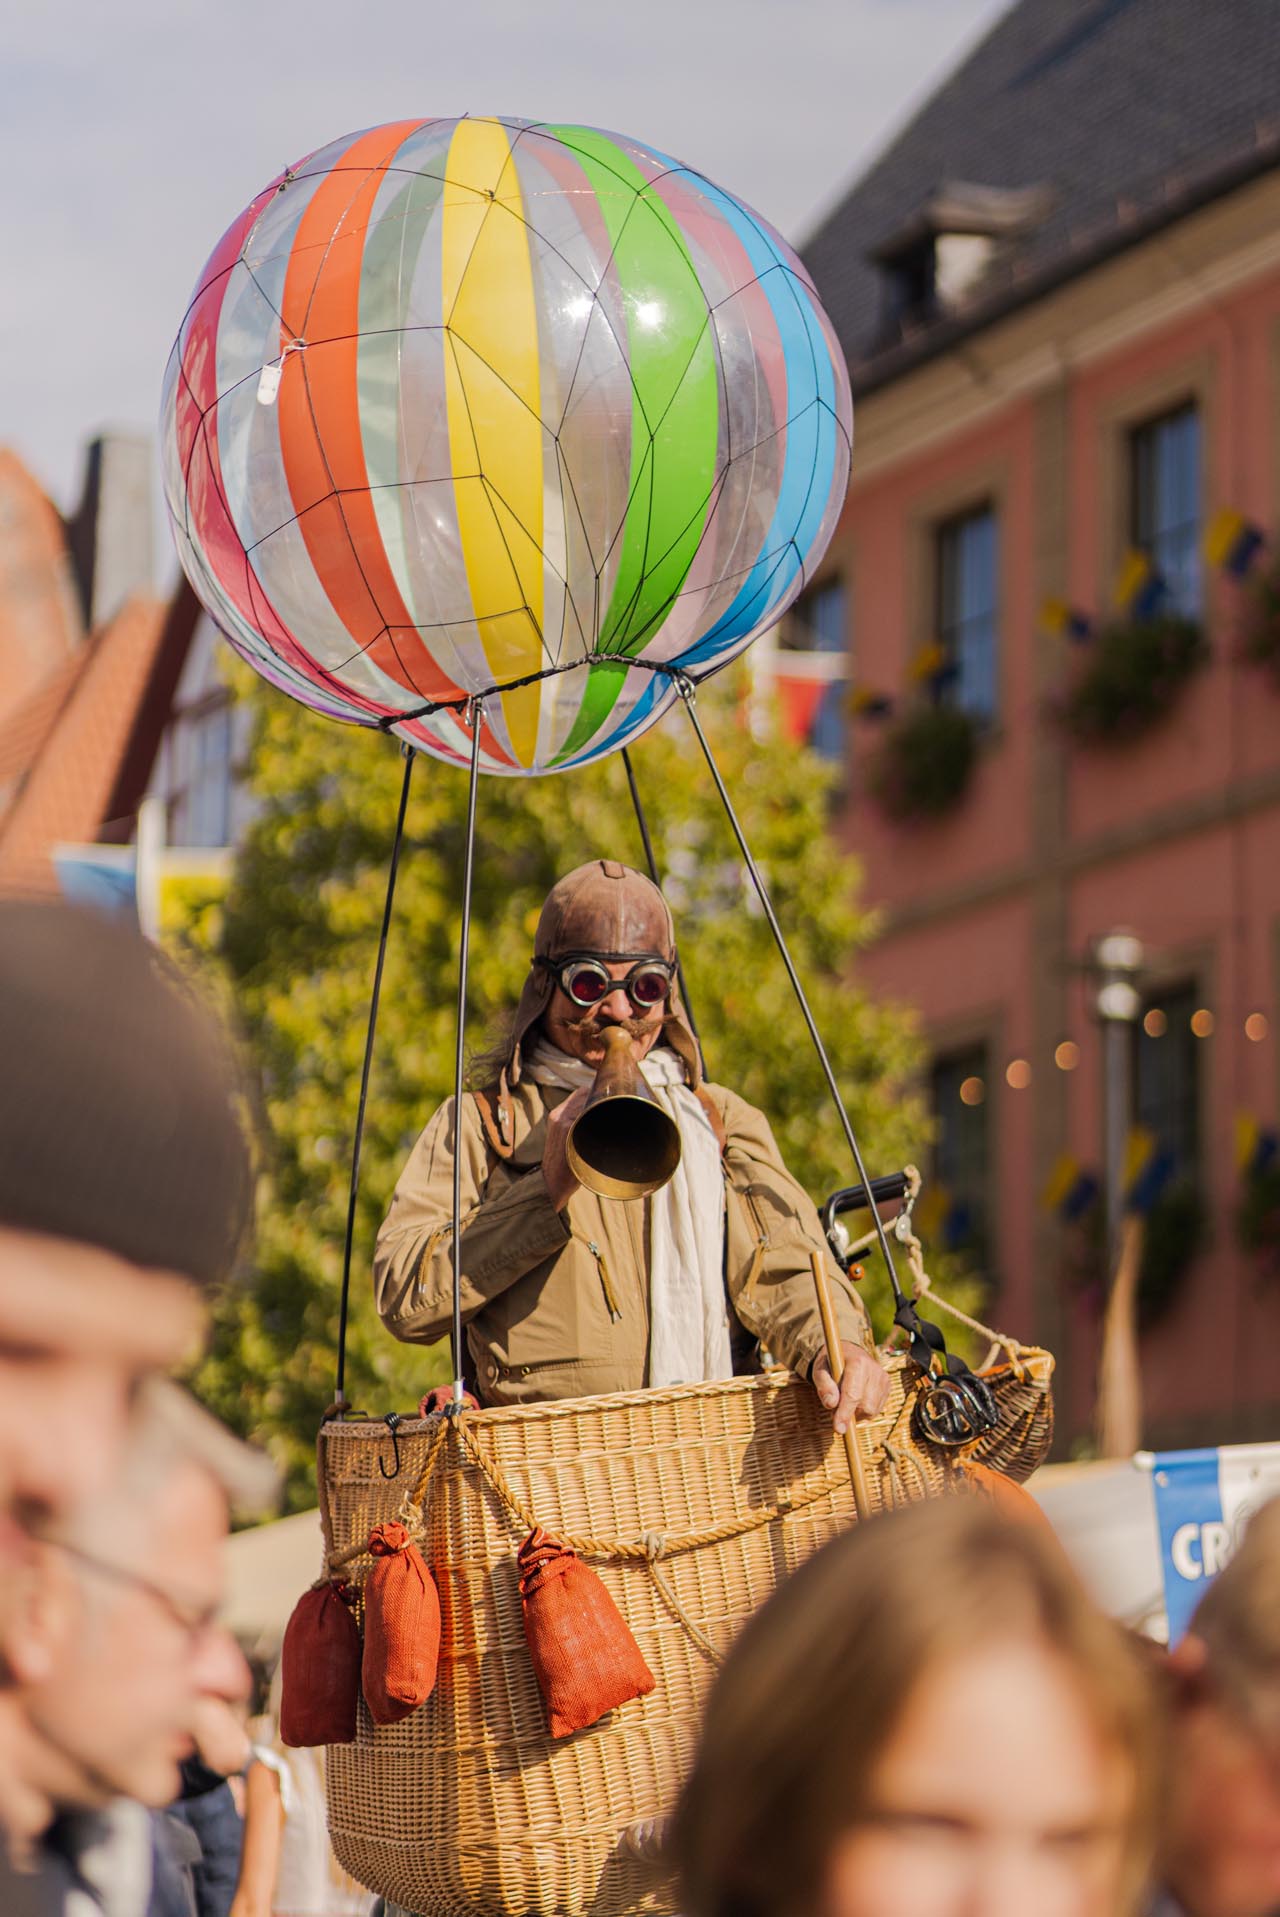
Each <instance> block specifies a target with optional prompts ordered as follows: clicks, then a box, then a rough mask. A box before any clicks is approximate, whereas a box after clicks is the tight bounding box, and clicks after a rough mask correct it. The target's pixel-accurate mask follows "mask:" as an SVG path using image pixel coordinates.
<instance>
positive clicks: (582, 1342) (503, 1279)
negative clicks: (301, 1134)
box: [373, 1078, 872, 1404]
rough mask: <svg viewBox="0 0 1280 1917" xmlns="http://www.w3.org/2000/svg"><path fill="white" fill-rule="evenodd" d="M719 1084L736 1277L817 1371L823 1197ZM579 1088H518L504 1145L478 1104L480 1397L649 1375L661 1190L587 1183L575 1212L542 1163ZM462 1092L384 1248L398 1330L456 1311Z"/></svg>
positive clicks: (425, 1336)
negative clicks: (646, 1193) (456, 1158)
mask: <svg viewBox="0 0 1280 1917" xmlns="http://www.w3.org/2000/svg"><path fill="white" fill-rule="evenodd" d="M706 1089H707V1091H708V1092H709V1093H710V1094H711V1096H712V1098H713V1099H714V1101H715V1103H716V1105H717V1106H718V1108H719V1110H720V1112H721V1114H722V1117H723V1120H724V1129H725V1136H726V1145H725V1154H724V1168H725V1183H726V1203H725V1282H726V1286H727V1290H728V1296H729V1301H730V1304H731V1306H732V1308H733V1311H734V1313H735V1314H736V1316H737V1319H738V1321H739V1323H740V1324H741V1325H742V1326H744V1327H745V1329H746V1331H747V1333H749V1334H750V1337H751V1338H753V1339H759V1340H760V1341H761V1342H762V1343H763V1344H765V1345H767V1346H768V1348H769V1351H770V1352H771V1353H772V1355H773V1357H774V1358H775V1359H777V1360H778V1362H780V1363H781V1364H784V1365H789V1366H791V1368H792V1369H793V1370H796V1371H801V1372H805V1373H807V1372H808V1370H809V1367H810V1365H811V1364H812V1362H813V1360H814V1358H815V1357H816V1356H817V1354H818V1352H819V1350H820V1349H821V1347H822V1327H821V1323H820V1321H819V1317H818V1309H817V1303H816V1300H815V1298H814V1289H813V1274H812V1269H811V1267H810V1263H809V1254H810V1251H812V1250H819V1249H820V1250H822V1251H823V1252H824V1253H826V1245H825V1242H824V1240H823V1236H822V1228H821V1226H820V1224H819V1222H818V1215H817V1212H816V1211H815V1209H814V1206H813V1204H812V1201H811V1200H810V1199H809V1198H808V1196H807V1195H806V1194H805V1192H804V1191H803V1190H802V1189H801V1187H800V1186H799V1185H798V1184H797V1183H796V1181H795V1179H794V1178H792V1176H791V1174H790V1172H789V1171H788V1170H787V1168H786V1166H785V1165H784V1164H783V1162H782V1159H781V1156H780V1155H779V1152H778V1147H777V1146H776V1144H775V1143H774V1140H773V1133H772V1132H771V1131H770V1129H769V1125H768V1122H767V1120H766V1119H765V1118H764V1116H763V1114H762V1113H760V1112H758V1111H756V1110H755V1108H754V1107H753V1106H751V1105H748V1104H747V1103H746V1101H745V1100H744V1099H741V1098H739V1097H738V1096H737V1095H736V1094H735V1093H734V1092H730V1091H726V1090H725V1088H724V1087H723V1086H720V1085H709V1086H707V1088H706ZM567 1096H568V1093H567V1092H562V1091H559V1090H557V1089H555V1088H553V1087H550V1086H547V1087H543V1086H540V1085H535V1084H532V1083H531V1082H530V1081H529V1080H528V1079H527V1078H526V1079H522V1080H521V1082H520V1084H519V1085H518V1086H516V1087H515V1088H514V1089H513V1091H512V1105H513V1112H514V1119H515V1150H514V1152H513V1154H512V1156H511V1158H510V1159H509V1160H503V1159H501V1158H499V1157H498V1155H497V1153H496V1152H495V1151H494V1150H493V1148H492V1147H491V1145H490V1144H489V1141H488V1139H487V1137H486V1135H485V1131H484V1126H483V1124H482V1122H481V1118H480V1114H479V1111H478V1109H477V1106H476V1101H475V1099H474V1098H472V1097H470V1096H466V1097H464V1099H463V1110H462V1316H463V1319H464V1321H465V1323H466V1324H467V1327H468V1332H467V1336H468V1342H469V1344H470V1349H471V1359H472V1364H473V1367H474V1375H475V1378H476V1379H477V1380H478V1383H479V1387H480V1395H481V1397H482V1399H483V1400H484V1402H485V1403H487V1404H528V1403H531V1402H533V1401H534V1400H536V1399H539V1398H577V1397H586V1396H590V1395H593V1394H595V1393H598V1392H612V1391H636V1390H639V1389H640V1387H641V1386H643V1385H645V1384H647V1383H648V1354H649V1274H648V1254H647V1244H648V1232H647V1223H648V1221H647V1218H646V1201H644V1200H643V1199H637V1200H634V1201H632V1202H630V1203H619V1202H618V1201H617V1200H610V1199H600V1198H597V1197H596V1196H595V1195H594V1194H593V1193H591V1192H589V1191H586V1190H585V1189H582V1188H580V1189H579V1190H577V1191H575V1192H574V1194H573V1196H572V1198H570V1200H569V1202H568V1204H567V1206H566V1207H565V1209H564V1211H563V1212H558V1211H556V1210H555V1208H554V1207H553V1205H552V1203H551V1200H550V1198H549V1197H548V1195H547V1188H546V1183H545V1181H544V1179H543V1176H542V1148H543V1141H544V1137H545V1133H546V1114H547V1112H548V1111H550V1110H553V1109H554V1108H555V1106H557V1105H558V1104H559V1103H560V1102H561V1100H562V1099H563V1098H566V1097H567ZM453 1129H454V1128H453V1100H452V1099H449V1100H448V1101H447V1102H446V1103H445V1104H444V1105H442V1106H441V1108H440V1110H439V1111H438V1112H437V1113H436V1115H435V1117H434V1118H433V1119H432V1120H431V1122H430V1124H429V1125H428V1126H427V1128H426V1130H425V1131H424V1132H423V1133H422V1136H421V1137H420V1138H419V1139H418V1142H417V1144H416V1145H415V1146H414V1148H413V1151H412V1153H411V1154H410V1157H409V1161H408V1163H407V1164H406V1166H405V1168H404V1171H403V1172H402V1173H401V1176H400V1182H399V1184H398V1185H397V1186H396V1189H395V1195H394V1197H393V1198H392V1201H391V1209H390V1211H389V1212H388V1214H387V1217H386V1219H385V1221H384V1222H383V1226H382V1229H381V1231H380V1232H379V1233H378V1243H377V1247H376V1249H375V1252H374V1260H373V1282H374V1295H375V1297H376V1300H377V1305H378V1310H379V1311H380V1312H381V1314H382V1318H383V1322H384V1323H385V1324H386V1326H387V1329H388V1330H389V1331H391V1332H394V1334H395V1336H396V1337H397V1338H403V1339H406V1340H407V1341H409V1342H410V1343H421V1344H429V1343H431V1342H433V1341H434V1340H435V1339H437V1338H442V1337H444V1336H446V1335H447V1333H448V1331H449V1327H450V1324H451V1322H452V1314H453V1303H452V1299H453V1265H452V1249H451V1242H450V1241H451V1238H452V1225H451V1219H452V1213H453ZM827 1269H828V1272H829V1274H830V1278H831V1284H832V1289H833V1293H834V1295H835V1300H836V1310H837V1313H838V1315H839V1318H840V1323H841V1327H842V1329H843V1331H844V1335H845V1336H846V1337H847V1338H850V1339H853V1340H855V1341H857V1342H860V1343H864V1344H866V1345H867V1347H868V1349H870V1348H871V1346H872V1340H871V1333H870V1329H869V1327H868V1324H867V1318H866V1313H865V1312H864V1310H863V1307H862V1304H861V1301H860V1300H859V1299H858V1297H857V1296H856V1294H855V1293H854V1292H853V1290H852V1288H851V1286H850V1285H849V1282H848V1280H847V1278H846V1277H845V1276H844V1274H843V1272H842V1271H841V1270H840V1268H839V1266H838V1265H836V1263H835V1261H834V1260H833V1259H832V1258H831V1256H830V1254H829V1253H827Z"/></svg>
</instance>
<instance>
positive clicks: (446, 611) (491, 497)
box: [163, 120, 852, 774]
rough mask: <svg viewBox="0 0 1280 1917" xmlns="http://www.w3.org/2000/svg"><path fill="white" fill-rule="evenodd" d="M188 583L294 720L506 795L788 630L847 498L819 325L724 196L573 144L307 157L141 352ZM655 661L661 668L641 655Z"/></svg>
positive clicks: (361, 148) (611, 147)
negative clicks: (328, 718) (460, 773)
mask: <svg viewBox="0 0 1280 1917" xmlns="http://www.w3.org/2000/svg"><path fill="white" fill-rule="evenodd" d="M163 408H164V418H163V427H164V473H165V489H166V496H167V499H168V503H169V509H170V513H171V515H172V518H173V521H174V526H175V531H176V535H177V539H178V546H179V552H180V554H181V556H182V559H183V563H184V565H185V566H186V567H187V570H188V572H189V574H190V576H191V578H192V582H193V584H194V586H195V589H196V591H197V592H198V594H199V595H200V597H201V599H202V601H203V602H204V603H205V605H206V606H207V607H208V609H209V611H210V613H211V614H212V616H213V617H214V619H215V620H216V621H217V623H218V624H219V625H220V626H221V627H222V629H223V630H224V631H225V632H226V633H227V635H228V637H229V638H230V640H231V641H232V643H233V644H234V645H235V647H236V649H237V650H238V651H240V652H241V653H242V655H243V656H245V657H246V658H248V659H249V660H250V661H251V663H253V664H254V665H255V666H256V667H257V668H258V670H260V671H261V672H263V673H264V675H265V676H266V677H268V678H269V679H270V680H271V681H272V683H274V684H276V685H278V686H281V687H282V688H283V689H284V690H287V691H289V692H291V693H292V694H293V695H294V696H296V697H299V698H302V699H303V700H304V702H305V703H307V704H309V705H312V706H314V707H315V708H316V709H317V710H321V711H325V712H327V713H330V714H331V715H333V716H341V717H344V718H348V719H351V720H353V721H356V722H358V723H362V724H383V725H386V726H388V727H390V728H391V729H393V730H396V731H397V732H399V733H400V734H401V735H402V736H404V737H407V738H410V739H412V741H413V742H414V743H415V744H417V745H420V746H422V747H423V749H425V750H427V751H430V752H434V753H437V754H438V755H439V756H442V757H445V758H449V759H464V758H467V757H468V756H469V752H470V735H469V731H468V720H467V715H466V714H465V713H463V712H459V711H449V710H442V709H435V710H427V709H426V708H444V707H448V706H449V705H451V704H453V705H458V704H460V703H462V702H465V701H467V700H468V699H472V698H475V697H481V696H482V697H483V699H484V707H483V717H482V721H481V727H482V730H481V763H482V764H483V765H484V766H485V769H486V770H491V771H496V772H505V773H511V774H528V773H534V772H540V771H549V770H556V769H559V768H561V767H564V766H569V765H573V764H579V763H583V762H585V761H587V760H589V759H592V758H595V757H598V756H600V755H601V754H602V753H605V752H608V751H612V750H614V749H616V748H617V746H619V745H620V744H622V743H625V741H626V739H627V738H629V737H634V736H637V734H638V733H639V731H641V730H643V728H644V726H645V725H647V724H651V723H652V722H653V720H654V719H655V718H657V717H658V716H659V715H660V713H661V711H662V710H664V709H665V707H666V706H667V705H669V704H670V702H671V699H672V698H673V697H674V688H673V684H672V680H671V676H670V675H671V673H673V672H675V671H682V672H687V673H689V674H690V675H691V676H693V677H697V676H699V675H703V674H705V673H707V672H709V671H713V670H715V669H717V668H718V667H719V666H721V665H723V664H724V663H726V661H727V660H728V659H730V658H732V657H733V656H734V655H735V654H736V653H737V652H740V651H741V650H742V649H743V648H744V647H745V646H746V645H748V644H749V643H750V642H751V640H752V639H753V638H754V637H755V636H756V635H757V634H758V633H759V632H760V631H761V630H763V629H764V628H765V627H766V626H767V625H768V624H770V623H772V621H773V620H774V619H776V618H777V617H778V616H779V614H780V613H781V612H782V611H783V610H784V609H785V606H786V605H787V604H788V603H789V601H790V600H791V598H793V597H794V595H795V593H796V592H798V591H799V590H800V587H801V586H802V584H803V582H804V579H805V577H806V576H807V573H808V572H809V571H811V569H812V566H813V564H814V563H815V561H816V559H817V558H818V556H819V555H820V553H821V551H822V549H823V547H824V546H825V544H826V541H827V539H828V538H829V537H830V533H831V531H832V529H833V527H834V523H835V519H836V517H837V516H838V513H839V510H840V505H841V502H842V499H843V495H844V489H845V485H846V482H847V476H848V462H849V444H850V435H851V431H852V415H851V408H850V402H849V392H848V383H847V378H846V376H845V372H844V368H843V364H842V361H841V358H840V355H839V351H838V349H837V347H836V345H835V341H834V337H833V335H832V333H831V330H830V327H829V325H828V323H827V321H826V317H825V315H824V314H823V313H822V311H821V308H820V307H819V305H818V302H817V300H816V297H815V296H814V294H813V290H812V287H811V285H810V283H809V281H808V279H807V276H806V275H805V273H804V270H803V268H802V267H801V266H800V265H799V263H798V261H797V260H796V259H795V256H794V255H793V254H792V253H791V252H790V250H789V249H788V248H787V247H786V246H785V244H784V242H782V241H781V240H780V239H779V238H778V236H777V235H776V234H775V233H773V232H772V230H771V229H770V228H769V227H768V226H767V225H766V224H765V223H764V222H763V221H762V220H761V219H760V218H759V217H758V216H757V215H755V214H753V213H752V212H751V211H750V209H748V208H746V207H745V206H743V205H742V203H741V202H740V201H737V200H735V199H733V198H732V196H730V195H729V194H727V193H724V192H723V191H722V190H721V189H719V188H717V187H715V186H714V185H712V184H711V183H710V182H709V181H706V180H705V179H703V178H702V177H701V176H700V175H697V174H695V173H692V172H690V171H689V170H688V169H685V168H683V167H681V166H680V165H679V164H678V162H675V161H672V160H669V159H668V158H666V157H665V156H664V155H662V154H660V153H656V152H654V151H652V150H651V149H648V148H645V147H643V146H641V145H640V144H639V143H637V142H635V141H632V140H627V139H622V138H619V137H618V136H615V135H610V134H606V133H601V132H599V131H596V130H595V129H592V128H587V127H551V126H546V125H530V124H528V123H525V122H520V121H510V120H506V121H504V120H460V121H455V120H434V121H429V122H425V123H414V122H405V123H402V124H400V125H398V126H391V127H378V128H373V129H369V130H367V131H365V132H363V133H360V134H356V135H353V136H350V137H349V138H348V139H346V140H342V141H338V142H335V143H334V144H333V145H332V146H330V147H327V148H324V149H322V150H321V151H320V152H318V153H317V154H314V155H312V156H311V157H310V158H309V159H308V160H307V161H306V162H303V163H301V164H300V165H299V166H298V167H296V168H294V169H292V170H291V171H290V172H289V173H288V174H286V175H284V176H282V178H281V179H280V180H279V181H277V182H273V183H272V185H271V186H270V187H269V188H267V189H266V190H265V191H264V193H262V194H260V195H259V196H258V198H257V199H256V200H255V201H254V202H253V203H252V205H251V206H250V207H249V208H247V209H246V211H245V213H244V214H242V215H241V216H240V218H239V220H237V221H236V222H235V224H234V225H233V226H232V227H231V228H230V229H229V230H228V233H227V234H226V235H224V237H223V240H222V241H221V242H220V243H219V246H218V247H217V248H216V249H215V251H214V254H213V255H212V256H211V259H210V261H209V263H208V266H207V267H206V270H205V274H204V275H203V276H202V280H201V283H200V286H199V288H198V290H197V293H196V296H195V298H194V300H193V302H192V306H191V308H190V309H189V311H188V314H187V316H186V318H185V320H184V322H183V326H182V329H181V332H180V334H179V337H178V341H177V343H176V345H175V348H174V352H173V355H172V357H171V360H170V366H169V371H168V375H167V377H166V384H165V394H164V402H163ZM655 667H659V668H663V669H664V670H662V671H657V672H655V671H654V669H653V668H655Z"/></svg>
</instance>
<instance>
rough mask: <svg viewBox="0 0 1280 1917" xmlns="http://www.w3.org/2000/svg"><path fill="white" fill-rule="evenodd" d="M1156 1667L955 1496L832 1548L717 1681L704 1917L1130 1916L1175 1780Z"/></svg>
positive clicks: (765, 1614)
mask: <svg viewBox="0 0 1280 1917" xmlns="http://www.w3.org/2000/svg"><path fill="white" fill-rule="evenodd" d="M1151 1706H1152V1699H1151V1688H1150V1684H1149V1680H1148V1673H1147V1669H1146V1667H1145V1665H1144V1663H1143V1660H1142V1658H1141V1656H1140V1654H1139V1653H1138V1652H1137V1651H1136V1649H1135V1648H1134V1647H1133V1646H1132V1645H1131V1644H1130V1643H1129V1641H1128V1640H1127V1638H1126V1637H1125V1635H1124V1633H1123V1632H1122V1631H1121V1629H1120V1628H1119V1626H1117V1625H1115V1624H1113V1623H1112V1622H1111V1621H1110V1620H1109V1619H1107V1618H1105V1617H1103V1616H1102V1614H1101V1613H1100V1612H1099V1611H1097V1610H1096V1609H1095V1608H1094V1606H1093V1605H1092V1604H1091V1603H1090V1601H1089V1600H1088V1598H1087V1597H1086V1596H1085V1594H1084V1592H1083V1590H1082V1589H1081V1587H1080V1586H1079V1584H1078V1583H1077V1581H1076V1579H1075V1577H1074V1575H1073V1573H1072V1572H1071V1570H1070V1568H1069V1567H1068V1565H1067V1563H1066V1560H1065V1558H1064V1557H1063V1556H1062V1554H1061V1552H1060V1550H1059V1549H1058V1547H1057V1545H1056V1543H1055V1541H1054V1539H1053V1537H1052V1535H1051V1534H1049V1533H1048V1532H1047V1530H1046V1531H1041V1530H1040V1529H1038V1528H1033V1527H1031V1526H1023V1525H1015V1524H1011V1523H1010V1522H1009V1521H1008V1520H1007V1519H1006V1518H1004V1517H1002V1516H1001V1515H1000V1514H998V1513H996V1512H993V1511H992V1510H991V1508H990V1507H989V1506H988V1505H986V1504H985V1503H984V1502H983V1501H981V1500H979V1499H976V1498H970V1497H961V1496H956V1497H949V1498H943V1499H939V1500H936V1501H932V1502H929V1503H925V1504H920V1505H915V1506H912V1507H909V1508H907V1509H905V1510H899V1511H894V1512H890V1513H888V1514H887V1515H886V1516H883V1517H877V1518H875V1519H874V1520H873V1521H871V1522H870V1523H867V1524H859V1525H858V1526H856V1527H855V1529H854V1530H853V1531H851V1532H850V1533H848V1534H847V1535H846V1536H844V1537H842V1538H839V1539H838V1540H836V1541H835V1542H834V1543H832V1544H830V1545H827V1546H826V1547H825V1548H824V1549H823V1550H821V1551H819V1552H817V1553H816V1554H815V1556H814V1557H813V1558H811V1559H810V1560H809V1561H808V1562H807V1563H806V1564H804V1565H802V1566H801V1568H800V1569H799V1570H798V1571H797V1572H796V1574H795V1575H794V1577H792V1578H790V1579H788V1580H787V1581H786V1583H784V1584H783V1585H782V1586H781V1588H780V1589H779V1591H778V1592H777V1593H776V1595H775V1596H774V1597H773V1598H771V1599H770V1600H769V1602H768V1603H767V1604H766V1605H765V1606H764V1607H763V1609H762V1610H761V1611H759V1612H758V1613H757V1614H756V1616H755V1617H754V1618H753V1619H752V1620H751V1622H750V1623H749V1624H748V1625H747V1627H746V1629H745V1630H744V1631H743V1633H742V1636H741V1637H740V1638H739V1640H738V1642H737V1644H736V1645H735V1646H734V1648H733V1650H732V1651H731V1652H730V1654H729V1657H728V1660H727V1662H726V1664H725V1666H724V1669H723V1671H722V1672H721V1674H720V1676H719V1677H718V1678H717V1680H716V1683H715V1685H714V1687H713V1689H712V1692H711V1695H710V1698H709V1701H708V1704H707V1711H706V1718H705V1722H704V1726H703V1731H702V1739H701V1744H700V1747H699V1750H698V1753H697V1757H696V1760H695V1763H694V1766H693V1771H692V1774H691V1776H690V1778H689V1781H688V1783H687V1785H686V1787H685V1791H684V1794H683V1796H682V1799H681V1802H680V1805H679V1807H678V1810H677V1813H676V1818H675V1826H674V1831H673V1840H674V1850H675V1855H676V1860H677V1863H678V1866H679V1869H680V1873H681V1877H682V1891H683V1899H682V1901H681V1903H680V1908H681V1910H682V1911H684V1912H686V1913H687V1917H1121V1913H1128V1912H1130V1911H1132V1910H1133V1909H1134V1908H1135V1906H1136V1902H1137V1899H1138V1897H1139V1895H1140V1893H1141V1888H1142V1885H1143V1882H1144V1880H1145V1877H1146V1872H1147V1866H1148V1862H1149V1856H1150V1850H1151V1841H1152V1838H1151V1833H1152V1827H1153V1822H1154V1800H1155V1797H1156V1794H1157V1793H1156V1786H1155V1782H1154V1779H1153V1776H1152V1761H1151V1752H1150V1748H1149V1747H1150V1744H1151V1742H1152V1741H1153V1740H1152V1729H1151V1726H1152V1708H1151Z"/></svg>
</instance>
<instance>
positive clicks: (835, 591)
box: [781, 579, 845, 652]
mask: <svg viewBox="0 0 1280 1917" xmlns="http://www.w3.org/2000/svg"><path fill="white" fill-rule="evenodd" d="M844 620H845V590H844V580H843V579H824V580H823V582H822V584H821V585H820V586H810V588H809V590H808V592H804V593H801V595H800V597H799V598H798V599H797V600H796V603H795V605H794V606H793V607H792V608H791V616H790V618H789V619H788V620H787V623H786V630H785V632H784V633H783V636H782V641H781V650H782V651H783V652H843V651H844Z"/></svg>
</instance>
